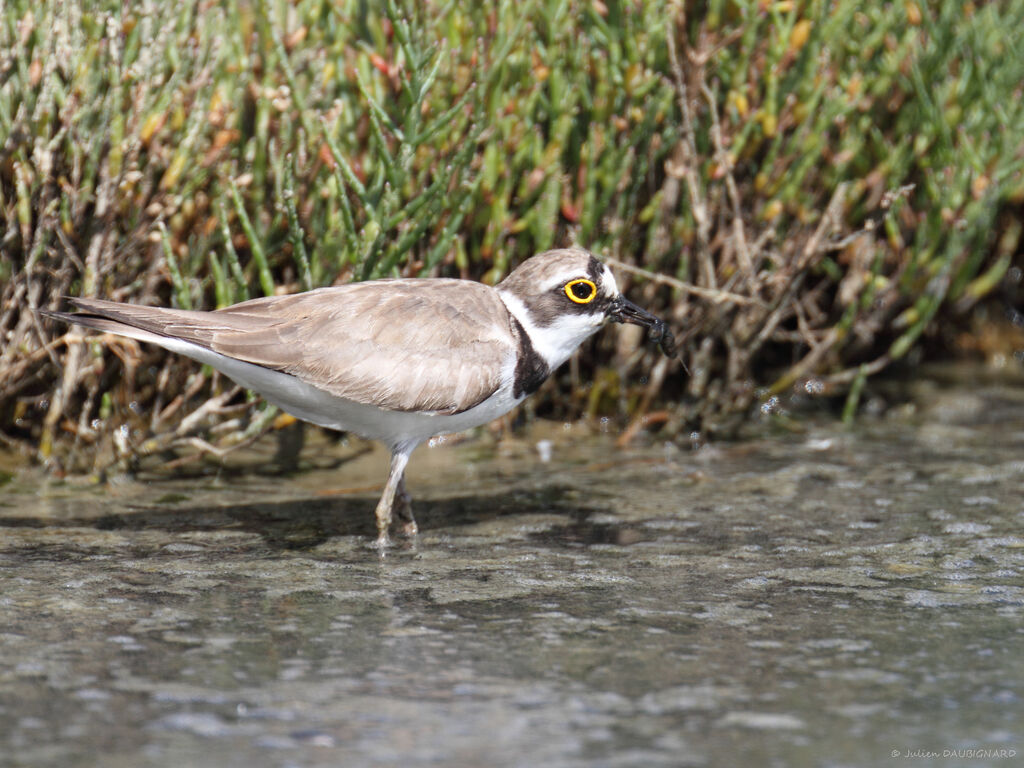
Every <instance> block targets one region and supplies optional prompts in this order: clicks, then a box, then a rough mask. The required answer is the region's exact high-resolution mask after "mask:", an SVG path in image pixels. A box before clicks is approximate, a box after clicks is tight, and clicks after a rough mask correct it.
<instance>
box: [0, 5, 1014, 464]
mask: <svg viewBox="0 0 1024 768" xmlns="http://www.w3.org/2000/svg"><path fill="white" fill-rule="evenodd" d="M378 5H382V6H383V7H378ZM1022 36H1024V0H1005V1H1003V2H989V3H970V2H968V3H965V2H962V1H961V0H937V1H936V2H931V3H924V2H910V1H909V0H908V1H907V2H898V3H885V4H871V3H859V2H854V1H853V0H833V1H832V2H826V1H825V0H806V2H799V1H790V0H779V1H778V2H769V1H767V0H731V1H728V2H727V1H726V0H708V2H706V3H696V2H683V1H680V2H658V1H653V2H643V3H620V2H611V1H608V0H605V1H602V0H594V1H593V2H560V1H558V0H525V2H522V3H507V2H506V3H499V4H497V5H494V6H491V5H488V4H468V3H451V2H449V3H416V2H411V1H410V2H406V3H404V4H402V3H400V2H399V0H390V1H389V2H387V3H385V4H372V3H364V2H355V1H354V0H338V1H336V2H324V1H323V0H300V1H299V2H295V3H283V2H264V3H260V2H252V3H247V2H238V1H237V0H236V1H234V2H231V1H229V2H226V3H207V2H203V3H193V4H185V5H182V4H178V3H170V2H157V1H151V2H139V3H133V4H127V5H126V4H122V3H112V2H98V1H97V2H87V1H86V0H59V1H58V0H42V2H40V1H39V0H35V1H33V2H28V1H27V0H6V2H5V3H4V4H3V5H0V296H2V309H0V334H2V338H3V339H4V347H3V351H2V354H0V434H2V435H3V436H4V439H5V440H6V441H9V442H12V443H15V444H18V445H20V446H22V447H24V448H25V449H26V450H29V451H38V453H39V455H40V456H42V457H43V458H47V459H49V460H51V461H54V462H57V463H59V464H61V465H63V466H65V467H75V468H83V467H85V468H90V467H97V466H103V465H104V464H107V463H109V462H110V461H111V458H112V457H116V456H123V457H127V456H132V455H137V454H139V453H151V452H154V451H157V450H164V449H167V448H174V447H177V446H181V445H185V444H189V445H192V446H199V447H201V448H204V449H206V450H212V451H215V452H216V451H220V450H224V449H226V448H228V447H230V446H231V445H235V444H237V443H239V442H240V441H243V440H245V439H249V438H250V437H252V436H253V435H255V434H258V432H259V431H260V430H261V429H263V427H264V426H265V423H267V422H269V421H270V420H271V418H272V414H270V413H265V414H264V415H263V416H262V417H260V418H255V419H253V418H251V417H250V415H249V410H250V408H249V406H248V405H247V404H245V403H244V402H240V401H239V397H238V396H237V394H236V393H235V391H234V389H233V388H232V386H231V385H230V383H229V382H225V381H224V380H223V379H221V378H219V377H218V376H217V375H216V374H215V373H213V372H211V371H208V370H203V369H200V368H198V367H193V366H190V365H187V364H185V363H183V362H182V361H180V360H179V359H171V358H169V357H168V356H166V355H164V354H162V353H160V352H158V351H156V350H152V349H149V348H141V349H140V348H139V347H138V346H137V345H134V344H132V343H130V342H123V341H122V342H114V341H111V342H109V343H104V344H100V343H99V342H90V343H89V344H88V345H82V344H81V343H79V342H77V341H75V340H74V339H75V338H77V334H75V333H72V334H71V336H68V335H62V334H65V332H66V330H67V329H64V328H54V327H51V326H50V325H49V324H46V325H43V324H41V323H40V321H39V319H38V318H37V317H36V316H35V315H34V314H33V313H31V312H28V311H26V308H28V307H55V306H57V305H59V303H60V297H61V296H62V295H65V294H73V295H86V296H93V295H95V296H103V297H107V298H114V299H118V300H125V301H135V302H146V303H173V304H175V305H177V306H182V307H214V306H224V305H226V304H229V303H232V302H235V301H239V300H241V299H244V298H246V297H249V296H253V295H260V294H268V293H272V292H281V291H289V292H290V291H297V290H303V289H306V288H309V287H312V286H317V285H323V284H330V283H335V282H339V281H347V280H352V279H367V278H374V277H380V276H385V275H392V274H407V275H434V274H446V275H461V276H465V277H473V278H480V279H484V280H488V281H496V280H498V279H500V277H502V276H503V275H504V274H506V273H507V272H508V270H509V269H510V267H511V266H513V265H514V264H515V263H517V262H518V261H520V260H521V259H523V258H526V257H527V256H528V255H530V254H532V253H534V252H536V251H540V250H544V249H546V248H549V247H552V246H557V245H562V244H565V243H567V242H570V241H575V242H578V243H579V244H581V245H584V246H586V247H588V248H590V249H591V250H594V251H595V252H597V253H600V254H603V255H605V256H607V257H609V258H611V259H613V260H614V261H615V263H618V264H620V265H621V269H622V270H624V273H623V274H624V277H625V276H626V274H625V273H626V272H628V274H629V275H631V276H632V277H633V279H634V280H635V281H636V282H637V288H636V293H637V294H638V300H640V301H642V303H644V304H645V305H646V306H648V307H650V308H651V309H654V310H658V311H661V312H663V313H664V314H666V315H667V316H669V317H670V318H671V320H672V322H673V325H674V327H675V329H676V331H677V337H678V338H680V339H681V340H682V341H683V342H684V344H683V353H682V355H683V359H684V361H685V362H686V364H687V366H688V368H689V370H690V374H691V375H690V376H686V375H685V374H684V373H683V372H682V367H681V366H680V365H679V364H678V363H673V362H670V361H668V360H659V359H658V357H657V353H656V352H654V351H653V350H650V349H648V348H646V347H644V346H643V345H642V342H640V341H638V340H633V341H632V344H633V346H632V352H630V346H629V344H627V343H626V341H627V339H626V337H622V338H619V339H618V342H619V343H618V345H617V349H618V356H617V358H616V359H615V367H614V368H613V369H594V362H593V361H594V360H605V361H607V360H609V359H610V355H609V350H610V349H611V347H612V346H614V345H615V342H616V338H615V336H614V335H612V334H606V335H605V337H604V338H603V340H602V341H600V342H599V344H603V345H604V349H602V350H601V353H600V354H599V355H595V354H593V353H594V351H595V350H596V349H598V347H596V346H595V347H593V348H591V349H590V350H588V351H587V354H585V355H584V358H583V360H582V364H583V365H585V366H588V373H587V375H586V376H583V377H581V379H582V380H583V381H593V385H592V386H591V387H590V388H589V390H587V391H582V390H581V388H580V387H568V386H564V382H563V386H560V383H559V382H554V383H552V384H551V385H550V386H549V387H548V388H546V390H545V392H546V397H547V399H546V400H542V403H547V406H548V407H551V408H554V409H556V410H558V411H559V412H562V413H575V414H577V415H578V414H579V413H581V412H585V413H588V414H591V415H593V414H596V413H598V412H601V413H605V412H609V411H612V412H615V411H618V413H619V415H622V416H627V415H629V416H634V417H638V418H639V417H640V416H642V415H643V414H645V413H648V412H649V410H650V409H651V407H652V403H655V402H660V403H663V404H664V406H665V409H664V411H663V412H662V415H661V416H660V418H659V420H660V421H663V422H667V423H666V425H665V428H666V429H668V430H669V432H670V433H672V434H675V433H678V432H680V431H682V430H684V429H685V430H689V429H690V428H692V427H694V426H697V427H699V428H703V429H715V428H717V427H720V426H722V425H723V424H724V423H725V420H726V419H727V418H728V417H730V416H731V415H732V414H737V413H744V412H747V411H749V409H750V408H751V407H752V406H753V405H756V404H758V403H766V402H773V401H771V400H770V399H769V398H771V397H773V396H784V395H786V394H787V393H789V392H791V391H793V390H794V388H797V389H800V390H801V391H807V392H811V393H824V394H834V393H837V392H838V393H844V392H849V393H851V395H852V396H851V398H850V400H849V403H848V410H849V411H850V412H851V413H852V412H853V409H854V407H855V405H856V397H857V396H858V394H859V393H860V392H861V391H862V390H863V382H864V378H865V377H866V376H868V375H871V374H873V373H876V372H877V371H879V370H882V369H883V368H884V367H885V366H886V365H887V364H889V363H890V362H891V361H893V360H895V359H898V358H901V357H903V356H905V355H906V354H907V353H908V352H909V351H910V350H912V349H914V348H915V346H916V345H917V344H918V342H919V341H920V339H921V338H922V335H923V334H926V333H927V332H929V329H933V328H935V327H936V324H937V322H939V321H941V320H943V319H944V318H946V317H947V316H953V315H955V314H956V313H961V314H962V313H963V312H964V311H966V310H968V309H970V307H971V306H973V305H974V304H975V303H976V302H977V301H978V300H979V299H981V298H983V297H985V296H986V295H987V294H989V293H990V292H991V291H992V290H993V289H994V288H995V287H997V286H998V285H999V284H1000V282H1001V281H1003V280H1004V275H1005V274H1006V273H1007V270H1008V269H1009V268H1010V267H1011V266H1012V265H1013V262H1014V259H1016V260H1017V261H1018V264H1019V262H1020V260H1021V255H1020V254H1021V247H1020V234H1021V224H1020V221H1019V210H1020V206H1021V204H1022V202H1024V175H1022V169H1024V93H1022V90H1024V39H1022ZM1014 209H1016V212H1015V210H1014ZM1015 213H1016V215H1015ZM1016 274H1018V275H1019V273H1016ZM641 373H648V378H647V381H646V383H644V384H637V383H636V382H638V381H639V380H640V378H641ZM566 375H567V376H568V377H570V379H571V380H572V381H571V383H572V384H576V383H578V380H576V379H575V378H573V377H574V373H573V372H572V371H570V372H569V373H568V374H566ZM557 393H561V397H555V395H556V394H557ZM197 403H202V405H201V406H199V407H198V409H197Z"/></svg>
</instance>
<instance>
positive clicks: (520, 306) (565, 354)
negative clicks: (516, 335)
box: [498, 289, 604, 371]
mask: <svg viewBox="0 0 1024 768" xmlns="http://www.w3.org/2000/svg"><path fill="white" fill-rule="evenodd" d="M498 296H500V297H501V300H502V301H503V302H504V303H505V307H506V308H507V309H508V311H509V312H510V313H511V314H512V316H513V317H514V318H515V319H516V320H518V321H519V323H520V324H521V325H522V326H523V330H524V331H526V335H527V336H528V337H529V338H530V343H531V344H532V345H533V348H534V350H535V351H536V352H537V354H538V355H540V356H541V357H542V358H544V362H546V363H547V364H548V368H550V369H551V370H552V371H554V370H555V368H557V367H558V366H560V365H561V364H562V363H564V362H565V361H566V360H568V359H569V356H570V355H572V353H573V352H575V351H576V348H577V347H578V346H579V345H580V344H582V343H583V342H584V341H586V340H587V339H588V338H589V337H591V336H593V335H594V334H595V333H596V332H597V330H598V329H599V328H600V327H601V326H602V325H603V324H604V317H603V316H602V315H600V314H579V315H577V314H565V315H562V316H561V317H559V318H558V319H557V320H556V321H555V322H554V323H552V324H551V325H537V324H536V323H535V322H534V321H533V318H532V317H531V315H530V310H529V309H528V308H527V306H526V304H524V303H523V300H522V299H520V298H519V297H518V296H516V295H515V294H514V293H510V292H509V291H504V290H500V289H499V290H498Z"/></svg>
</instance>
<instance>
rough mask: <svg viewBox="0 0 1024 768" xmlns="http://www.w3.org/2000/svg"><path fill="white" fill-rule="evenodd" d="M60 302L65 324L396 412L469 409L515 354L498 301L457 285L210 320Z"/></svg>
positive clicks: (253, 309)
mask: <svg viewBox="0 0 1024 768" xmlns="http://www.w3.org/2000/svg"><path fill="white" fill-rule="evenodd" d="M70 301H71V303H72V304H74V305H75V306H76V307H77V308H78V309H80V310H83V311H84V312H85V314H78V315H75V316H74V322H76V323H79V324H80V325H88V324H89V323H88V316H89V315H96V316H97V318H104V319H106V320H108V321H109V320H114V321H117V322H121V323H124V324H125V325H129V326H133V327H135V328H140V329H142V330H145V331H150V332H152V333H155V334H158V335H160V336H170V337H175V338H178V339H182V340H184V341H189V342H192V343H194V344H199V345H200V346H203V347H205V348H207V349H210V350H212V351H214V352H218V353H220V354H222V355H228V356H230V357H233V358H235V359H237V360H244V361H245V362H247V363H253V364H255V365H260V366H263V367H265V368H270V369H272V370H276V371H281V372H283V373H287V374H290V375H292V376H295V377H296V378H297V379H300V380H301V381H304V382H306V383H307V384H310V385H312V386H315V387H317V388H318V389H322V390H324V391H326V392H329V393H330V394H332V395H335V396H337V397H342V398H345V399H347V400H354V401H356V402H359V403H365V404H372V405H375V406H377V407H380V408H386V409H389V410H396V411H431V412H435V413H442V414H444V413H459V412H462V411H466V410H469V409H470V408H472V407H473V406H475V405H478V404H480V403H481V402H483V401H484V400H486V399H487V398H488V397H490V396H491V395H492V394H494V392H495V391H496V390H497V389H498V386H499V385H500V383H501V382H500V378H501V369H502V364H503V362H504V361H505V360H506V358H507V357H508V356H509V355H511V354H513V353H514V352H515V349H516V338H515V336H514V333H513V329H512V325H511V318H510V316H509V313H508V310H507V309H506V308H505V305H504V304H503V303H502V301H501V299H500V298H498V295H497V294H496V293H495V292H494V290H493V289H492V288H489V287H487V286H485V285H482V284H481V283H473V282H469V281H464V280H376V281H373V282H368V283H352V284H350V285H343V286H338V287H334V288H320V289H317V290H315V291H308V292H306V293H298V294H294V295H290V296H270V297H265V298H260V299H252V300H250V301H245V302H242V303H241V304H235V305H233V306H230V307H226V308H225V309H220V310H217V311H215V312H196V311H189V310H183V309H164V308H161V307H141V306H136V305H130V304H119V303H117V302H110V301H100V300H97V299H71V300H70ZM94 327H96V326H94ZM102 330H112V331H114V332H116V330H117V329H116V328H109V327H108V328H102Z"/></svg>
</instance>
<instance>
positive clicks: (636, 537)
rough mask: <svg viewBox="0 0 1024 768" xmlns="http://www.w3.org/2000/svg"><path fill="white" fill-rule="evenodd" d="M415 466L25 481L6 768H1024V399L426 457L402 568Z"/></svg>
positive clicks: (6, 497)
mask: <svg viewBox="0 0 1024 768" xmlns="http://www.w3.org/2000/svg"><path fill="white" fill-rule="evenodd" d="M541 441H547V442H546V443H544V444H543V445H542V450H541V451H538V450H537V443H538V442H541ZM542 453H550V459H549V460H548V461H546V462H545V461H543V460H542V455H541V454H542ZM384 459H385V457H384V456H383V455H382V454H381V453H379V452H365V451H363V450H362V448H361V447H360V446H359V445H356V444H350V445H333V446H329V445H319V446H314V447H313V448H311V449H310V450H308V451H307V452H306V454H305V455H304V458H303V464H304V468H303V469H301V470H300V471H299V472H297V473H292V474H287V475H284V474H280V475H278V474H275V473H274V472H273V471H268V470H267V469H266V466H265V464H263V463H262V462H261V461H260V460H259V457H250V459H248V461H249V464H248V465H247V464H245V462H244V461H243V462H241V466H235V467H228V468H225V469H224V470H222V471H220V472H217V473H210V472H199V473H193V475H192V476H183V475H181V474H179V475H176V476H175V475H169V474H167V473H160V472H150V473H149V474H148V475H144V476H143V478H142V479H141V480H137V481H125V480H121V481H118V482H115V483H113V484H111V485H108V486H104V487H88V486H76V485H72V484H60V483H55V482H54V481H48V480H46V479H45V478H43V477H42V476H41V475H38V474H34V473H32V472H21V473H19V474H18V475H17V476H16V477H15V479H13V480H11V481H9V482H8V483H7V484H6V486H5V487H4V488H3V489H2V497H0V765H5V766H6V765H12V766H21V765H25V766H29V765H31V766H40V765H54V766H58V765H59V766H67V765H75V766H87V765H103V766H166V765H199V766H246V768H252V767H253V766H265V765H267V766H278V765H279V766H339V765H371V766H372V765H380V766H389V765H398V764H401V765H411V766H417V765H444V766H478V765H490V766H513V765H516V766H518V765H524V766H525V765H546V766H594V765H598V766H627V765H628V766H633V765H643V766H662V765H664V766H679V765H683V766H686V765H693V766H714V765H738V766H775V765H777V766H852V765H858V766H871V765H879V766H881V765H908V766H909V765H941V766H961V765H963V766H978V765H1005V766H1007V767H1008V766H1011V765H1020V764H1024V726H1022V725H1021V724H1022V723H1024V388H1021V387H1020V386H1008V385H1006V384H999V383H983V384H976V385H974V386H971V387H969V388H964V387H962V386H961V387H959V388H953V389H951V388H949V387H948V386H946V385H936V384H929V383H923V384H919V385H917V391H916V405H915V406H913V407H911V408H904V409H899V410H897V411H896V412H894V413H892V414H890V415H889V416H888V417H886V418H881V419H877V420H865V421H864V422H863V423H862V424H861V425H860V426H859V427H858V428H857V429H856V430H853V431H848V430H844V429H842V428H841V427H839V426H837V425H835V424H834V423H831V422H825V421H821V420H810V421H805V422H803V423H802V424H801V426H800V428H799V429H798V430H796V431H792V432H776V431H773V430H767V429H763V430H761V432H760V436H758V437H755V438H752V439H749V440H746V441H744V442H742V443H735V444H721V445H715V446H711V447H709V448H704V449H702V450H699V451H692V450H680V449H678V448H674V447H666V446H664V445H661V444H658V443H656V442H652V443H650V444H648V445H647V446H644V447H634V448H630V449H628V450H621V449H617V448H616V447H615V445H614V435H608V434H600V433H599V432H598V433H597V434H593V433H591V432H590V431H589V430H587V429H585V428H583V427H580V426H572V427H569V428H566V429H562V428H561V427H560V426H558V427H556V428H554V429H550V428H547V429H544V428H540V429H538V430H537V431H535V432H527V433H526V434H520V435H518V436H516V437H515V438H514V439H506V440H504V441H502V442H501V443H499V444H494V442H493V441H492V440H490V439H488V438H478V439H475V440H472V441H467V442H464V443H461V444H458V445H441V446H436V447H434V448H426V447H424V448H422V449H421V450H420V452H419V453H418V454H417V455H416V456H414V458H413V467H412V474H411V477H410V488H411V489H412V490H413V492H414V493H416V494H417V501H418V505H417V513H418V517H419V518H420V522H421V527H422V529H423V531H422V533H421V535H420V536H419V538H418V540H417V541H416V542H414V543H407V544H405V545H402V546H399V547H397V548H395V549H394V550H393V551H391V552H390V553H389V554H388V555H387V556H386V557H385V558H383V559H381V558H380V557H379V556H378V555H377V553H376V552H374V551H373V550H371V549H369V548H368V547H367V546H366V544H367V541H368V539H367V537H368V536H369V535H371V534H372V525H371V516H372V508H373V504H374V492H373V490H371V489H369V488H368V486H372V485H374V484H378V483H379V482H380V481H381V479H382V475H383V467H384ZM253 469H258V471H251V470H253ZM929 755H932V757H929Z"/></svg>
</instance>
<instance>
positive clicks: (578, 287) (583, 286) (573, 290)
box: [565, 277, 597, 304]
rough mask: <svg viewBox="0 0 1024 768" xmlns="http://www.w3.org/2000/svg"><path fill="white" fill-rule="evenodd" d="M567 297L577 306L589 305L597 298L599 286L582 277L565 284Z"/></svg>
mask: <svg viewBox="0 0 1024 768" xmlns="http://www.w3.org/2000/svg"><path fill="white" fill-rule="evenodd" d="M565 295H566V296H568V297H569V298H570V299H571V300H572V301H574V302H576V303H577V304H589V303H590V302H592V301H593V300H594V297H595V296H597V286H596V285H594V284H593V283H592V282H591V281H590V280H585V279H583V278H582V277H581V278H580V279H578V280H570V281H569V282H568V283H566V284H565Z"/></svg>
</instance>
